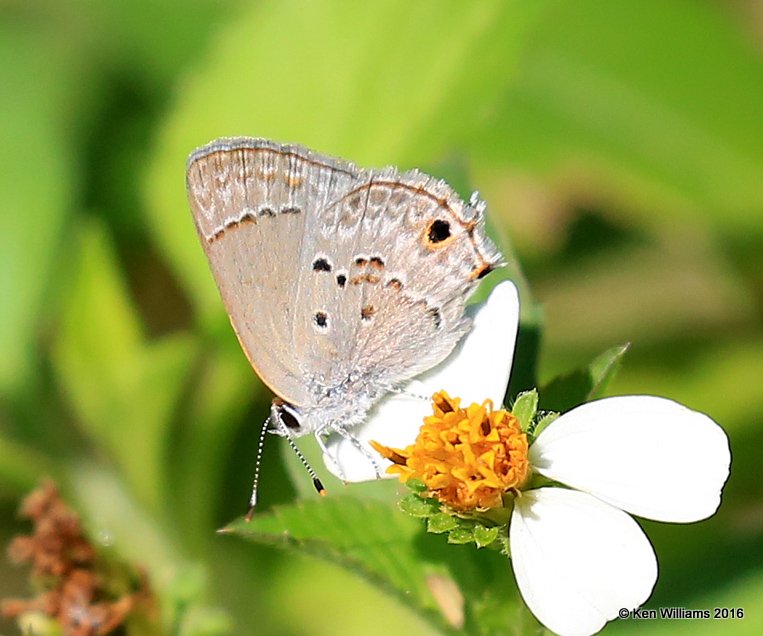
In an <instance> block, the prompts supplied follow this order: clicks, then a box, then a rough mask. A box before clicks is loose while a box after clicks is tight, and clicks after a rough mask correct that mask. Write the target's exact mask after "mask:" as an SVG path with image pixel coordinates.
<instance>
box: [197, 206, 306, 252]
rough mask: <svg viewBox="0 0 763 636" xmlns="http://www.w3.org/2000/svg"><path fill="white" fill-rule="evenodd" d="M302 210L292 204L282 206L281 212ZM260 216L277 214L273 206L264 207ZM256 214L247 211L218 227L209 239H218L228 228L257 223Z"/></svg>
mask: <svg viewBox="0 0 763 636" xmlns="http://www.w3.org/2000/svg"><path fill="white" fill-rule="evenodd" d="M301 212H302V210H301V209H300V208H297V207H294V206H290V207H284V208H281V214H300V213H301ZM256 216H259V217H268V218H273V217H275V216H276V212H275V210H273V208H269V207H264V208H260V209H259V210H257V215H256ZM256 216H255V215H254V214H252V213H251V212H247V213H246V214H244V215H243V216H242V217H241V218H239V219H232V220H230V221H228V222H227V223H225V224H224V225H223V226H222V227H221V228H220V229H218V230H217V231H216V232H215V233H214V234H213V235H212V236H210V237H209V238H208V239H207V241H208V242H210V243H212V242H213V241H216V240H217V239H219V238H220V237H221V236H222V235H223V234H225V233H226V232H227V231H228V230H232V229H235V228H237V227H239V226H240V225H243V224H244V223H256V222H257V218H256Z"/></svg>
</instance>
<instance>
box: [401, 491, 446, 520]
mask: <svg viewBox="0 0 763 636" xmlns="http://www.w3.org/2000/svg"><path fill="white" fill-rule="evenodd" d="M400 510H402V511H403V512H405V513H407V514H409V515H411V516H412V517H431V516H433V515H436V514H439V512H440V506H438V505H437V502H435V501H432V500H431V499H430V500H427V499H422V498H421V497H419V496H418V495H413V494H411V495H406V496H405V497H403V498H402V499H401V500H400Z"/></svg>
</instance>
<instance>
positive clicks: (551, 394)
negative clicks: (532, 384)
mask: <svg viewBox="0 0 763 636" xmlns="http://www.w3.org/2000/svg"><path fill="white" fill-rule="evenodd" d="M629 346H630V345H627V344H626V345H620V346H617V347H612V348H611V349H607V350H606V351H605V352H604V353H602V354H601V355H599V356H597V357H596V358H595V359H594V360H593V361H592V362H591V363H590V364H588V365H587V366H585V367H582V368H580V369H577V370H575V371H572V372H570V373H567V374H565V375H562V376H559V377H557V378H555V379H553V380H551V382H549V383H548V384H547V385H545V386H544V387H541V390H540V402H541V406H542V407H543V408H544V409H547V410H552V411H557V412H560V413H564V412H565V411H569V410H570V409H571V408H573V407H575V406H578V405H579V404H582V403H584V402H588V401H590V400H593V399H595V398H597V397H600V396H601V395H602V394H603V392H604V390H605V389H606V387H607V385H608V383H609V381H610V380H611V379H612V377H613V376H614V375H615V373H617V371H618V369H619V368H620V364H621V363H622V359H623V356H624V355H625V353H626V352H627V351H628V347H629Z"/></svg>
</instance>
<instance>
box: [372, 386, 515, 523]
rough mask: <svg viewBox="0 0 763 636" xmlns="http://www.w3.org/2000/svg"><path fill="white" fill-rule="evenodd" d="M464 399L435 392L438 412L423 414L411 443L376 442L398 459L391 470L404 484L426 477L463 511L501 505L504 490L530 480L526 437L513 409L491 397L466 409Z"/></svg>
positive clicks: (432, 491)
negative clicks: (496, 407) (496, 403)
mask: <svg viewBox="0 0 763 636" xmlns="http://www.w3.org/2000/svg"><path fill="white" fill-rule="evenodd" d="M460 403H461V400H460V399H459V398H451V397H450V396H449V395H448V394H447V393H445V392H444V391H441V392H439V393H435V395H434V396H433V397H432V404H433V407H434V414H433V415H430V416H428V417H425V418H424V425H423V426H422V427H421V430H420V431H419V435H418V437H417V438H416V441H415V442H414V443H413V444H412V445H411V446H408V447H407V448H405V449H398V448H389V447H387V446H382V445H381V444H379V443H378V442H371V444H372V445H373V447H374V448H375V449H376V450H377V451H378V452H379V453H381V454H382V455H383V456H384V457H386V458H387V459H389V460H390V461H392V462H393V463H392V466H390V467H389V468H388V469H387V472H388V473H390V474H397V475H398V476H399V478H400V480H401V481H403V482H406V481H408V480H409V479H418V480H420V481H422V482H423V483H424V484H425V485H426V486H427V489H428V491H429V495H430V496H431V497H434V498H436V499H438V500H439V501H440V502H442V503H443V504H446V505H447V506H450V507H451V508H453V509H455V510H459V511H469V510H487V509H489V508H497V507H499V506H502V505H503V499H502V497H503V494H504V493H505V492H508V491H511V490H516V489H518V488H519V487H520V486H522V484H523V483H524V482H525V480H526V479H527V476H528V473H529V464H528V461H527V447H528V444H527V435H525V433H523V432H522V430H521V428H520V426H519V422H518V421H517V419H516V418H515V417H514V416H513V415H512V414H511V413H509V412H508V411H504V410H498V411H494V410H493V403H492V402H491V401H490V400H486V401H485V402H483V403H482V404H471V405H470V406H468V407H466V408H461V404H460Z"/></svg>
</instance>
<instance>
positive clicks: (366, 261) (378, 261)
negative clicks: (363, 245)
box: [355, 256, 384, 269]
mask: <svg viewBox="0 0 763 636" xmlns="http://www.w3.org/2000/svg"><path fill="white" fill-rule="evenodd" d="M355 264H356V265H357V266H358V267H367V266H368V265H370V266H371V267H373V268H375V269H384V259H382V257H381V256H372V257H371V258H366V257H365V256H357V257H355Z"/></svg>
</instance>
